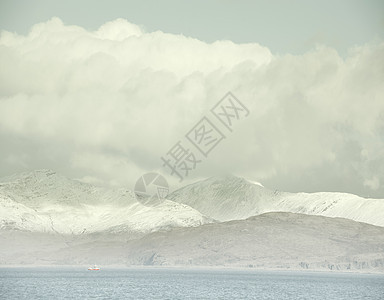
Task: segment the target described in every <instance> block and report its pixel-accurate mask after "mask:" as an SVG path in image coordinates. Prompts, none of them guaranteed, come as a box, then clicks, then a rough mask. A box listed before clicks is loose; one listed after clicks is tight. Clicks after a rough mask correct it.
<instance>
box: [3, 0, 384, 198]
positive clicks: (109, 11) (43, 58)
mask: <svg viewBox="0 0 384 300" xmlns="http://www.w3.org/2000/svg"><path fill="white" fill-rule="evenodd" d="M0 29H1V35H0V66H1V68H0V176H6V175H10V174H13V173H18V172H23V171H30V170H34V169H52V170H55V171H57V172H59V173H62V174H64V175H66V176H68V177H72V178H77V179H79V180H82V181H84V182H89V183H93V184H97V185H107V186H113V187H126V188H129V189H131V188H133V186H134V183H135V181H136V179H137V178H138V177H140V176H141V175H142V174H144V173H146V172H151V171H155V172H160V173H162V174H163V175H164V176H166V178H167V180H168V181H169V182H170V185H171V188H172V187H174V188H175V187H177V186H178V185H180V184H185V183H189V182H192V181H195V180H197V179H201V178H206V177H209V176H215V175H221V174H235V175H238V176H242V177H245V178H248V179H250V180H255V181H258V182H261V183H262V184H263V185H264V186H266V187H269V188H271V189H276V190H282V191H291V192H298V191H305V192H315V191H337V192H349V193H354V194H358V195H361V196H364V197H373V198H384V43H383V38H384V2H382V1H353V0H351V1H321V2H317V1H225V0H223V1H204V2H203V1H193V2H192V1H162V2H161V3H160V2H159V1H99V2H94V1H81V2H77V1H76V2H75V1H65V2H64V1H62V2H61V1H60V2H59V1H34V2H32V1H18V0H16V1H2V0H0ZM227 92H232V94H233V95H234V96H235V97H236V98H235V99H237V100H236V101H237V102H236V101H235V102H232V103H235V104H237V105H238V106H237V107H240V106H239V105H240V104H241V105H242V107H243V108H246V110H242V111H241V113H243V114H241V113H240V115H239V119H233V120H232V121H233V127H231V128H230V129H228V128H227V127H226V126H225V125H224V123H222V122H221V121H220V119H219V118H217V116H215V115H214V114H213V113H212V111H211V109H212V108H213V107H217V106H216V104H217V103H219V101H220V100H221V99H223V97H224V96H225V95H226V94H227ZM225 99H227V98H225ZM225 99H224V100H223V101H226V100H225ZM232 99H233V98H232ZM227 100H228V99H227ZM220 103H223V102H220ZM219 107H220V105H219ZM232 108H233V107H232ZM245 111H248V112H249V113H245ZM239 112H240V111H239ZM203 117H205V118H206V119H205V120H207V119H208V121H209V122H210V123H211V124H213V125H214V127H213V129H215V128H216V130H217V132H220V133H221V135H220V137H222V139H220V143H217V144H216V146H215V147H214V148H213V149H212V151H210V152H209V154H206V155H204V153H203V152H204V151H203V152H201V149H200V150H198V149H197V147H196V145H193V143H191V140H188V138H187V136H186V135H187V134H188V133H189V132H192V133H195V132H194V131H193V130H194V129H196V128H197V127H196V126H197V125H198V124H201V123H199V122H200V121H201V120H202V118H203ZM203 120H204V119H203ZM207 124H208V123H207ZM208 125H209V124H208ZM208 125H207V126H208ZM207 128H208V127H207ZM191 130H192V131H191ZM178 142H180V143H181V145H183V147H184V148H183V149H184V150H187V151H188V152H185V153H188V154H190V156H187V154H186V156H185V157H184V158H186V157H188V158H189V161H188V162H189V163H191V157H193V158H194V159H195V162H196V161H198V162H197V163H196V164H195V165H194V167H195V169H193V170H190V171H189V173H188V175H187V176H183V179H184V181H183V182H182V183H180V182H179V178H178V176H175V174H173V176H172V175H171V174H170V173H171V171H172V169H171V168H170V167H167V165H165V164H164V160H162V158H165V159H168V158H170V157H171V156H170V153H171V149H175V148H174V146H175V145H180V143H179V144H178ZM213 144H215V143H213ZM213 144H211V145H213ZM180 149H181V148H180ZM192 154H193V156H191V155H192ZM179 171H180V172H181V173H182V174H184V175H185V172H184V171H183V172H184V173H183V172H182V171H181V170H180V169H179Z"/></svg>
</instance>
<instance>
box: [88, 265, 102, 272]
mask: <svg viewBox="0 0 384 300" xmlns="http://www.w3.org/2000/svg"><path fill="white" fill-rule="evenodd" d="M88 271H100V268H99V267H97V266H96V265H94V266H93V267H89V268H88Z"/></svg>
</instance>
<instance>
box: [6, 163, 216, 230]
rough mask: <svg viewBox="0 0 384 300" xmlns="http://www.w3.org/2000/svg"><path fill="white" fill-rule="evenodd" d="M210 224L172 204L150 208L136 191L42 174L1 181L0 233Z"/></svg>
mask: <svg viewBox="0 0 384 300" xmlns="http://www.w3.org/2000/svg"><path fill="white" fill-rule="evenodd" d="M207 222H211V220H210V219H209V218H206V217H205V216H203V215H202V214H201V213H199V212H198V211H196V210H195V209H193V208H191V207H189V206H187V205H185V204H179V203H175V202H172V201H164V202H163V203H161V204H160V205H158V206H155V207H147V206H144V205H142V204H141V203H139V202H137V201H136V199H135V197H134V194H133V192H132V191H129V190H125V189H119V190H113V189H106V188H101V187H95V186H92V185H90V184H86V183H81V182H79V181H76V180H71V179H68V178H66V177H64V176H61V175H58V174H56V173H55V172H52V171H49V170H39V171H34V172H31V173H23V174H19V175H14V176H10V177H6V178H2V179H0V229H19V230H28V231H38V232H53V233H61V234H81V233H91V232H101V231H106V230H107V231H109V232H120V231H124V232H151V231H156V230H159V229H163V228H170V227H179V226H187V227H189V226H199V225H201V224H205V223H207Z"/></svg>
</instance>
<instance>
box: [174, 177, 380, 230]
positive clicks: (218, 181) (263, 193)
mask: <svg viewBox="0 0 384 300" xmlns="http://www.w3.org/2000/svg"><path fill="white" fill-rule="evenodd" d="M168 199H170V200H172V201H174V202H178V203H183V204H186V205H188V206H191V207H193V208H195V209H196V210H198V211H199V212H201V213H202V214H204V215H206V216H209V217H212V218H214V219H216V220H218V221H229V220H240V219H246V218H248V217H251V216H255V215H259V214H262V213H266V212H278V211H281V212H292V213H302V214H309V215H321V216H327V217H341V218H347V219H351V220H354V221H358V222H365V223H369V224H373V225H377V226H384V199H365V198H361V197H358V196H356V195H352V194H346V193H285V192H277V191H271V190H269V189H267V188H265V187H263V186H262V185H261V184H259V183H254V182H252V181H248V180H246V179H243V178H239V177H235V176H226V177H213V178H209V179H207V180H203V181H199V182H196V183H194V184H191V185H188V186H185V187H183V188H181V189H179V190H177V191H175V192H173V193H172V194H170V195H169V196H168Z"/></svg>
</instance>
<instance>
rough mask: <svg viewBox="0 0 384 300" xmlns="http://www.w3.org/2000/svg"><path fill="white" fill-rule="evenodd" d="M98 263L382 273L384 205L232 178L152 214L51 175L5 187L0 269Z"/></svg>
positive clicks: (26, 177)
mask: <svg viewBox="0 0 384 300" xmlns="http://www.w3.org/2000/svg"><path fill="white" fill-rule="evenodd" d="M361 222H363V223H361ZM364 223H366V224H364ZM90 263H98V264H105V265H169V266H172V265H182V266H237V267H255V268H278V269H280V268H283V269H316V270H317V269H327V270H330V269H331V270H368V271H378V272H384V200H380V199H365V198H361V197H358V196H355V195H351V194H344V193H312V194H307V193H296V194H295V193H285V192H277V191H272V190H269V189H267V188H265V187H263V186H262V185H261V184H259V183H255V182H251V181H248V180H246V179H243V178H239V177H235V176H226V177H220V178H219V177H215V178H209V179H207V180H203V181H199V182H196V183H194V184H191V185H188V186H185V187H183V188H181V189H179V190H177V191H174V192H173V193H171V194H170V195H168V197H167V200H165V201H164V202H163V203H161V204H159V205H157V206H144V205H142V204H141V203H140V202H138V201H137V200H136V199H135V196H134V194H133V192H132V191H129V190H126V189H107V188H101V187H95V186H92V185H90V184H86V183H81V182H79V181H76V180H71V179H68V178H66V177H64V176H61V175H59V174H56V173H55V172H52V171H50V170H38V171H34V172H30V173H23V174H19V175H13V176H10V177H6V178H2V179H0V265H14V264H43V265H45V264H74V265H77V264H84V265H88V264H90Z"/></svg>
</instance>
